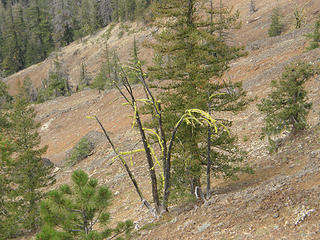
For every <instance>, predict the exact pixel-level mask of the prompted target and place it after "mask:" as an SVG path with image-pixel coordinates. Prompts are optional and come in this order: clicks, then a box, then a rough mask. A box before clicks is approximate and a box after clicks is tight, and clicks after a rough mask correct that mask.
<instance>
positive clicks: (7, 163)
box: [0, 80, 16, 239]
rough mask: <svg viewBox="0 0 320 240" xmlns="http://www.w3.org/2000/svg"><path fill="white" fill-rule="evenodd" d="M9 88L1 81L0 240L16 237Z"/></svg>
mask: <svg viewBox="0 0 320 240" xmlns="http://www.w3.org/2000/svg"><path fill="white" fill-rule="evenodd" d="M10 101H11V99H10V96H9V94H8V92H7V86H6V85H5V84H4V83H3V82H2V81H1V80H0V192H1V195H0V239H8V238H10V237H12V236H14V235H15V233H16V228H15V225H14V223H15V221H16V219H15V214H14V204H13V202H14V197H13V195H12V192H13V190H14V188H13V186H14V179H13V178H12V163H13V157H12V154H13V150H14V149H13V144H12V141H11V140H10V139H9V138H8V129H9V128H10V125H9V122H8V118H7V114H6V112H7V110H8V108H9V106H10Z"/></svg>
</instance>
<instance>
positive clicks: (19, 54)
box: [2, 1, 26, 74]
mask: <svg viewBox="0 0 320 240" xmlns="http://www.w3.org/2000/svg"><path fill="white" fill-rule="evenodd" d="M4 28H5V29H4V31H3V39H4V43H3V47H2V52H3V62H2V68H3V69H4V71H5V73H6V74H12V73H15V72H17V71H19V70H21V69H23V68H24V66H25V57H24V54H25V48H26V38H25V24H24V20H23V10H22V7H21V5H20V4H16V5H15V6H12V5H11V1H9V2H8V9H7V11H6V18H5V26H4Z"/></svg>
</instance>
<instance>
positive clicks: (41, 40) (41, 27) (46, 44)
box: [25, 0, 54, 66]
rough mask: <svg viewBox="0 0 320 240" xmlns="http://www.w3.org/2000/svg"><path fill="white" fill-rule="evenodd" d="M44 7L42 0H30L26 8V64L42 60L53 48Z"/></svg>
mask: <svg viewBox="0 0 320 240" xmlns="http://www.w3.org/2000/svg"><path fill="white" fill-rule="evenodd" d="M46 7H47V6H46V3H45V1H43V0H31V1H30V3H29V7H28V9H27V20H28V32H29V38H28V45H27V52H26V56H25V57H26V65H27V66H30V65H32V64H34V63H38V62H40V61H42V60H44V59H45V58H46V57H48V55H49V53H50V52H52V50H53V48H54V45H53V39H52V34H51V32H52V29H51V26H50V23H49V20H48V11H47V10H46Z"/></svg>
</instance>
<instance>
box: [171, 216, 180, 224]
mask: <svg viewBox="0 0 320 240" xmlns="http://www.w3.org/2000/svg"><path fill="white" fill-rule="evenodd" d="M177 221H178V218H177V217H175V218H174V219H172V220H171V221H170V223H176V222H177Z"/></svg>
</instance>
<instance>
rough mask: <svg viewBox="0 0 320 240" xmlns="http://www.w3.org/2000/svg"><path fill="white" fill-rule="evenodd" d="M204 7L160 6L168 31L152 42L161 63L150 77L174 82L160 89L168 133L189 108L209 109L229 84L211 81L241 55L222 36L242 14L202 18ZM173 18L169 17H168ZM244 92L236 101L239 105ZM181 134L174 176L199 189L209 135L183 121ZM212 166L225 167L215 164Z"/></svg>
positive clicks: (188, 4)
mask: <svg viewBox="0 0 320 240" xmlns="http://www.w3.org/2000/svg"><path fill="white" fill-rule="evenodd" d="M200 6H201V4H200V2H199V1H194V0H190V1H178V0H174V1H169V0H168V1H161V2H160V3H158V5H156V6H155V9H157V14H158V15H156V17H160V21H158V22H157V24H158V27H160V28H161V29H165V30H164V31H162V32H161V33H158V34H156V35H155V39H156V40H157V43H156V44H151V45H152V47H153V48H154V49H155V52H156V54H157V56H158V60H159V59H161V61H158V63H159V62H160V63H161V64H160V65H159V64H157V65H154V66H153V67H152V68H150V77H151V79H154V80H155V79H158V80H161V79H166V80H169V81H166V84H164V86H162V87H160V88H162V89H163V90H164V91H163V92H162V93H161V94H160V99H161V102H162V103H163V105H164V109H163V111H164V114H163V122H164V123H165V124H166V126H165V128H166V131H172V130H171V129H172V128H173V127H174V125H175V123H176V122H177V121H178V120H179V116H181V115H183V113H184V111H185V110H186V109H201V110H203V111H207V110H208V104H209V102H210V96H212V95H213V96H214V95H215V94H217V95H219V94H221V93H222V89H223V88H227V85H224V83H223V82H220V83H218V82H213V81H212V80H211V79H212V78H219V77H220V76H221V75H222V74H223V72H224V71H226V70H227V69H228V63H229V61H231V60H232V59H234V58H236V57H238V56H240V55H241V51H240V49H239V48H236V47H230V46H228V45H227V44H226V43H225V41H224V35H223V34H221V33H222V32H223V31H225V30H228V29H230V28H231V27H232V26H235V25H237V24H236V22H237V18H238V14H237V13H236V14H231V13H230V11H228V10H226V9H225V8H223V7H221V8H220V9H219V10H218V11H216V10H214V9H213V8H211V9H208V10H207V12H208V13H209V14H208V15H207V16H206V18H200ZM168 17H169V18H171V20H170V21H166V19H167V18H168ZM161 19H162V20H161ZM216 81H217V80H216ZM161 85H163V84H161ZM225 94H228V92H226V93H225ZM236 95H237V94H235V95H234V96H236ZM240 96H241V94H239V95H237V97H235V98H233V100H232V101H231V102H233V103H235V102H236V101H237V99H239V97H240ZM213 110H215V109H213ZM224 110H228V109H227V108H225V109H224ZM178 138H179V139H180V140H181V142H182V145H181V147H176V148H175V151H176V154H175V159H174V161H173V178H174V177H176V181H177V182H176V183H177V184H176V187H177V188H178V187H179V186H180V187H182V190H183V189H185V188H186V186H187V185H186V183H188V185H189V187H190V191H191V192H192V193H194V192H195V189H196V187H201V182H200V179H201V172H202V163H203V152H202V149H201V146H200V145H203V144H204V145H207V144H206V143H207V134H206V133H204V132H203V130H202V129H201V127H199V126H194V127H193V128H190V127H189V126H187V125H186V124H183V125H182V126H181V127H180V130H179V133H178ZM226 142H227V140H226ZM216 160H217V161H218V159H216ZM211 169H214V170H216V171H222V172H223V171H224V169H223V168H215V167H214V166H213V165H212V167H211ZM234 170H236V169H234ZM179 182H180V183H181V184H180V185H179V184H178V183H179ZM180 190H181V189H180ZM180 190H179V191H180ZM183 191H185V190H183Z"/></svg>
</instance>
